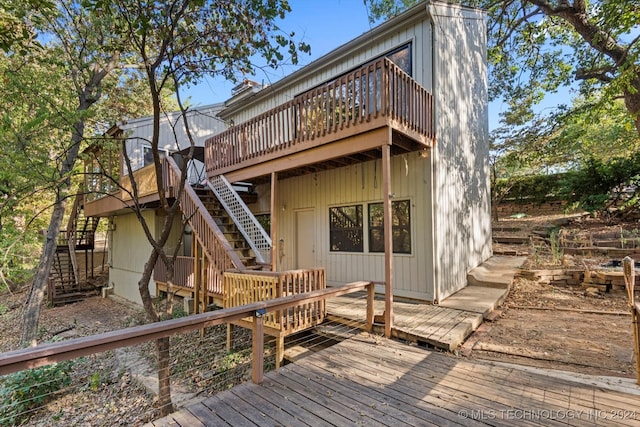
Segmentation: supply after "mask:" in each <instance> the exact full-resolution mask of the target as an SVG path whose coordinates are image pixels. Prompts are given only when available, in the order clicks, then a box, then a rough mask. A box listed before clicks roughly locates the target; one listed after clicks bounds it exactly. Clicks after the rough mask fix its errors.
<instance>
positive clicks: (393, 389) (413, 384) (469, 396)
mask: <svg viewBox="0 0 640 427" xmlns="http://www.w3.org/2000/svg"><path fill="white" fill-rule="evenodd" d="M340 356H341V357H340V361H333V362H329V363H331V364H332V366H331V369H332V370H333V371H335V372H338V373H339V374H342V375H344V376H347V377H349V378H353V377H356V378H355V379H353V381H354V382H357V383H358V384H359V385H361V386H363V387H374V388H375V387H378V388H384V389H385V393H389V394H393V395H394V397H396V398H397V399H401V400H405V401H407V400H408V401H411V402H412V404H414V405H425V406H426V407H427V408H429V407H430V406H429V405H433V406H436V407H441V408H444V409H447V410H448V411H449V413H448V415H447V414H446V413H444V414H441V415H443V416H444V417H448V418H449V419H450V421H455V420H456V419H459V418H458V416H457V411H458V410H460V409H466V410H467V411H469V412H470V411H472V410H483V411H485V412H487V413H489V411H491V410H496V409H505V410H506V409H511V407H506V408H503V407H500V408H498V407H496V405H495V402H494V401H492V400H490V399H488V398H484V397H481V396H480V397H478V396H475V395H474V394H473V393H467V392H461V391H460V390H458V389H457V388H455V387H453V388H452V387H447V386H444V385H440V384H438V382H437V381H434V382H433V383H432V384H429V389H428V390H425V387H424V386H425V385H427V383H425V382H420V381H419V380H416V381H414V380H413V379H412V378H409V377H405V376H404V375H398V374H397V373H396V372H394V371H393V370H391V369H381V367H379V366H371V364H370V363H367V365H368V366H369V367H370V369H369V370H375V369H376V368H378V370H377V372H376V373H375V374H372V373H370V372H365V371H363V370H358V371H356V372H354V371H353V369H352V366H354V364H356V365H357V364H358V363H362V361H363V360H362V359H360V361H357V360H353V359H350V358H345V357H343V356H344V355H343V354H341V355H340ZM345 359H346V360H345ZM316 363H322V362H321V361H319V360H318V361H317V362H316ZM400 379H402V382H399V380H400ZM425 391H428V392H426V393H425ZM433 406H431V407H433ZM498 425H505V426H507V425H510V423H508V422H506V421H501V420H499V421H498Z"/></svg>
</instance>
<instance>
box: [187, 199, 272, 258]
mask: <svg viewBox="0 0 640 427" xmlns="http://www.w3.org/2000/svg"><path fill="white" fill-rule="evenodd" d="M194 190H195V192H196V194H197V195H198V197H199V198H200V201H202V204H203V205H204V206H205V208H206V209H207V211H208V212H209V214H210V215H211V218H213V220H214V222H215V223H216V225H217V226H218V227H219V228H220V230H221V231H222V233H223V234H224V236H225V238H226V239H227V241H228V242H229V245H230V246H231V248H232V249H233V251H234V252H235V253H236V254H237V256H238V258H239V259H240V260H241V261H242V264H243V265H244V268H245V269H246V270H270V265H269V264H266V263H260V262H258V261H257V259H256V256H255V253H254V252H253V250H252V249H251V247H250V246H249V244H248V242H247V240H246V239H245V238H244V236H243V235H242V233H241V232H240V230H239V229H238V227H237V226H236V224H235V223H234V222H233V220H232V219H231V217H230V216H229V214H228V213H227V212H226V211H225V209H224V207H223V206H222V204H221V203H220V201H219V200H218V198H217V197H216V196H215V194H213V192H212V191H211V190H210V189H209V188H206V187H205V188H202V187H194Z"/></svg>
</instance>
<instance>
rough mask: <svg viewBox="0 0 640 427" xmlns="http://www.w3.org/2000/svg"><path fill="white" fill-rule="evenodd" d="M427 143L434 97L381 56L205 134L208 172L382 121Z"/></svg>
mask: <svg viewBox="0 0 640 427" xmlns="http://www.w3.org/2000/svg"><path fill="white" fill-rule="evenodd" d="M385 125H386V126H392V127H394V128H395V129H398V130H399V131H401V132H405V133H407V134H409V136H411V137H413V138H417V139H418V140H419V141H418V142H421V143H423V144H425V145H429V144H430V143H431V142H432V141H433V139H434V138H435V131H434V126H433V97H432V95H431V94H430V93H429V92H427V90H426V89H424V88H423V87H422V86H420V85H419V84H418V83H417V82H416V81H415V80H413V78H412V77H411V76H409V75H408V74H406V73H405V72H404V71H402V70H401V69H400V68H399V67H398V66H396V65H395V64H394V63H393V62H391V61H390V60H389V59H387V58H381V59H379V60H377V61H374V62H371V63H369V64H367V65H364V66H363V67H361V68H359V69H357V70H355V71H352V72H350V73H347V74H344V75H342V76H340V77H338V78H336V79H335V80H333V81H331V82H329V83H326V84H324V85H322V86H320V87H317V88H315V89H312V90H310V91H308V92H305V93H303V94H302V95H299V96H297V97H295V98H294V99H293V100H291V101H289V102H287V103H286V104H283V105H281V106H279V107H277V108H274V109H272V110H269V111H267V112H265V113H263V114H261V115H259V116H256V117H254V118H253V119H251V120H249V121H247V122H244V123H242V124H240V125H237V126H234V127H232V128H230V129H227V130H226V131H224V132H222V133H220V134H218V135H216V136H214V137H212V138H210V139H208V140H207V141H206V143H205V160H206V170H207V174H208V176H215V175H219V174H222V173H225V172H227V171H229V170H233V169H237V168H239V167H242V166H243V165H249V164H253V163H255V162H256V160H258V159H259V160H261V161H262V160H268V159H271V158H277V157H280V156H284V155H288V154H291V153H293V152H298V151H302V150H306V149H309V148H313V147H316V146H319V145H322V144H326V143H329V142H331V141H336V140H338V139H341V138H346V137H348V136H352V135H355V134H358V133H362V132H366V131H368V130H372V129H376V128H378V127H381V126H385Z"/></svg>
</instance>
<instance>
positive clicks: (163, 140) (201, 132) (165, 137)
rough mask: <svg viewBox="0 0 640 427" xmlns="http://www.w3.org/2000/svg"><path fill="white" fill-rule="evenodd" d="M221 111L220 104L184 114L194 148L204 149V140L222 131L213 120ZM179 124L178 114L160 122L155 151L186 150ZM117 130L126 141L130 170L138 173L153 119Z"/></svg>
mask: <svg viewBox="0 0 640 427" xmlns="http://www.w3.org/2000/svg"><path fill="white" fill-rule="evenodd" d="M223 107H224V105H223V104H215V105H211V106H207V107H201V108H194V109H193V110H190V111H189V112H188V113H187V114H188V120H189V127H190V131H191V135H192V136H193V138H194V140H195V145H196V146H200V147H204V141H205V139H207V138H208V137H210V136H212V135H215V134H217V133H220V132H222V131H223V130H225V129H226V127H227V126H226V124H225V123H224V122H223V121H222V120H220V119H219V118H217V117H216V115H217V114H218V112H220V111H221V110H222V108H223ZM182 120H183V119H182V117H181V116H180V114H179V113H170V114H169V115H168V116H165V117H162V118H161V119H160V138H159V141H158V147H159V148H160V149H161V150H167V151H169V152H173V151H178V150H181V149H183V148H187V147H188V146H189V139H188V138H187V134H186V131H185V128H184V124H183V122H182ZM120 127H121V128H122V130H123V132H124V136H125V137H126V138H127V139H128V140H127V146H126V147H127V148H126V149H127V155H128V156H129V158H130V160H131V167H132V169H133V170H136V169H139V168H141V167H142V166H144V159H143V155H142V147H143V145H150V142H151V137H152V136H153V118H152V117H143V118H140V119H136V120H132V121H130V122H128V123H125V124H123V125H122V126H120ZM174 127H175V136H174ZM176 140H177V143H176Z"/></svg>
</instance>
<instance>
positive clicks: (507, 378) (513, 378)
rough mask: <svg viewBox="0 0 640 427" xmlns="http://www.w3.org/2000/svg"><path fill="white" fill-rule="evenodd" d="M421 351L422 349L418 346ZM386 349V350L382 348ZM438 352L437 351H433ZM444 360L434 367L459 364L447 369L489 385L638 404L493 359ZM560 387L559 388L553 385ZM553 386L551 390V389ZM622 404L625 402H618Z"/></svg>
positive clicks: (606, 402)
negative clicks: (523, 386)
mask: <svg viewBox="0 0 640 427" xmlns="http://www.w3.org/2000/svg"><path fill="white" fill-rule="evenodd" d="M413 349H414V347H408V349H407V350H404V351H403V354H404V355H405V356H406V355H407V353H409V352H411V351H412V350H413ZM417 350H418V351H421V349H417ZM383 351H384V349H383ZM434 354H437V353H434ZM437 355H438V357H439V358H440V359H441V360H440V361H439V362H438V363H437V365H435V366H434V369H435V370H442V369H443V368H445V367H446V368H445V369H453V368H454V367H456V365H459V367H458V368H457V369H456V370H452V371H451V372H449V371H447V373H448V374H450V375H453V376H455V375H457V374H456V372H457V371H460V370H462V371H463V373H461V374H460V375H462V376H463V377H464V378H469V379H473V378H474V377H475V378H476V379H477V380H479V381H490V384H493V385H495V386H509V385H511V384H513V383H514V382H515V383H519V384H523V385H526V386H528V387H529V388H530V389H531V390H532V392H534V393H539V394H540V395H541V396H542V395H547V396H549V394H551V395H555V394H557V395H560V396H565V395H566V394H567V393H572V397H573V398H576V399H578V400H583V401H585V402H593V401H594V399H597V400H598V401H600V402H601V403H602V404H604V405H605V406H606V405H610V406H608V408H609V409H612V410H613V409H619V408H624V407H625V406H624V405H627V408H628V407H629V405H635V404H636V403H637V399H636V396H631V395H628V394H626V393H621V392H620V393H618V392H614V391H611V390H603V389H600V388H597V387H587V386H584V385H582V384H579V383H572V382H569V381H567V380H565V379H561V378H555V377H547V376H543V375H535V376H531V375H528V374H527V373H526V372H525V371H523V370H520V369H517V368H508V367H502V366H496V365H493V364H491V362H483V361H474V362H473V363H471V362H470V361H466V360H459V359H454V358H451V357H446V356H443V355H439V354H437ZM555 387H558V388H559V389H558V390H555V389H554V388H555ZM550 388H551V390H550ZM618 404H622V405H618Z"/></svg>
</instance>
